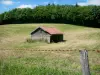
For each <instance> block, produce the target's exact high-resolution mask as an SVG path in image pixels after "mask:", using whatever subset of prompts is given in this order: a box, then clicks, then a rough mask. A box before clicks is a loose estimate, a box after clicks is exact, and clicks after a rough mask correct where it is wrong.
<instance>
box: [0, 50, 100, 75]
mask: <svg viewBox="0 0 100 75" xmlns="http://www.w3.org/2000/svg"><path fill="white" fill-rule="evenodd" d="M79 51H80V50H64V49H58V50H41V49H37V50H35V49H0V75H82V67H81V63H80V53H79ZM87 51H88V56H89V65H90V73H91V75H100V50H87Z"/></svg>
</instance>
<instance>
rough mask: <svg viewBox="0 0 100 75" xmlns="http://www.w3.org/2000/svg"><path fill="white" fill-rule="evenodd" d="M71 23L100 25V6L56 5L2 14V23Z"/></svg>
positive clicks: (0, 18) (14, 10)
mask: <svg viewBox="0 0 100 75" xmlns="http://www.w3.org/2000/svg"><path fill="white" fill-rule="evenodd" d="M12 23H69V24H78V25H84V26H91V27H100V26H99V24H100V6H78V5H77V4H76V5H75V6H73V5H55V4H48V5H46V6H41V5H40V6H37V7H36V8H34V9H30V8H24V9H19V8H16V9H13V10H11V11H8V12H4V13H2V14H0V24H12Z"/></svg>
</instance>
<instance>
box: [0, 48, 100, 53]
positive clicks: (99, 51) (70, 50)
mask: <svg viewBox="0 0 100 75" xmlns="http://www.w3.org/2000/svg"><path fill="white" fill-rule="evenodd" d="M0 50H3V51H4V50H17V51H18V50H27V51H46V52H48V51H64V52H66V51H69V52H73V51H78V52H79V51H81V50H78V49H74V50H72V49H68V50H67V49H27V48H26V49H25V48H23V49H0ZM83 50H84V49H83ZM85 50H86V49H85ZM87 51H91V52H98V53H100V50H87Z"/></svg>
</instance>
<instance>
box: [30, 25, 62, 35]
mask: <svg viewBox="0 0 100 75" xmlns="http://www.w3.org/2000/svg"><path fill="white" fill-rule="evenodd" d="M38 28H41V29H43V30H44V31H46V32H47V33H49V34H51V35H53V34H63V33H62V32H61V31H59V30H58V29H56V28H53V27H44V26H42V27H38ZM38 28H37V29H38ZM37 29H36V30H37ZM36 30H34V31H33V32H32V33H31V34H33V33H34V32H35V31H36Z"/></svg>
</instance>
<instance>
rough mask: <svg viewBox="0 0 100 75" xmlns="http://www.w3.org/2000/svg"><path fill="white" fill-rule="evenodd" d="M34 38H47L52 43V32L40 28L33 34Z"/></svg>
mask: <svg viewBox="0 0 100 75" xmlns="http://www.w3.org/2000/svg"><path fill="white" fill-rule="evenodd" d="M31 38H32V40H45V41H47V42H49V43H50V34H48V33H47V32H45V31H43V30H42V29H38V30H37V31H36V32H35V33H33V34H32V35H31Z"/></svg>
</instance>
